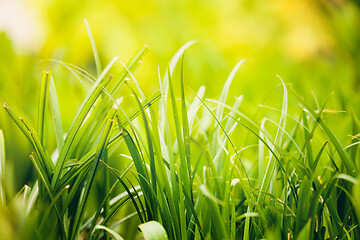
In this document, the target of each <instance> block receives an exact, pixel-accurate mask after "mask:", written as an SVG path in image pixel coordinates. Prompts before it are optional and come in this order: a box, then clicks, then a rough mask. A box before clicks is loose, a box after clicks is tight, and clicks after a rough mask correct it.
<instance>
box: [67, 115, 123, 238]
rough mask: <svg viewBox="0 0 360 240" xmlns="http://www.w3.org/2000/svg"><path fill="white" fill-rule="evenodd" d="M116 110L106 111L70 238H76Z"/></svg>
mask: <svg viewBox="0 0 360 240" xmlns="http://www.w3.org/2000/svg"><path fill="white" fill-rule="evenodd" d="M116 111H117V109H112V111H111V112H109V113H108V116H109V119H108V120H107V121H106V125H105V126H104V129H103V131H102V135H101V138H100V141H99V144H98V146H97V152H96V155H95V158H94V161H93V162H92V163H91V169H90V170H89V172H88V173H87V180H86V183H85V185H84V190H83V191H82V193H81V195H80V200H79V206H78V209H77V210H76V215H75V217H74V219H73V224H74V226H73V227H72V229H71V230H72V231H71V235H70V240H75V239H76V238H77V235H78V232H79V229H80V226H81V223H82V219H83V216H84V212H85V208H86V205H87V204H88V198H89V195H90V190H91V187H92V184H93V182H94V179H95V173H96V170H97V167H98V164H99V160H100V158H101V157H102V154H103V152H104V150H105V149H106V145H107V143H108V141H109V138H110V133H111V130H112V127H113V122H114V120H112V119H111V118H113V117H114V116H115V114H116Z"/></svg>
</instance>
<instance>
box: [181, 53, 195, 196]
mask: <svg viewBox="0 0 360 240" xmlns="http://www.w3.org/2000/svg"><path fill="white" fill-rule="evenodd" d="M184 58H185V52H184V55H183V57H182V59H181V76H180V89H181V113H182V124H183V125H182V132H183V142H184V150H185V159H186V163H187V168H188V170H187V171H188V172H187V174H189V181H190V183H189V186H190V189H188V190H190V192H188V193H189V194H190V196H191V200H192V198H193V197H192V195H193V191H192V185H191V182H192V181H191V175H190V173H191V155H190V130H189V118H188V115H187V110H186V103H185V90H184V88H185V87H184Z"/></svg>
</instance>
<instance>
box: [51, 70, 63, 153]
mask: <svg viewBox="0 0 360 240" xmlns="http://www.w3.org/2000/svg"><path fill="white" fill-rule="evenodd" d="M49 90H50V106H51V112H52V117H53V121H54V127H55V135H56V143H57V149H58V151H59V152H61V149H62V147H63V146H64V132H63V128H62V123H61V116H60V106H59V100H58V97H57V93H56V87H55V82H54V79H53V78H52V77H51V78H50V88H49Z"/></svg>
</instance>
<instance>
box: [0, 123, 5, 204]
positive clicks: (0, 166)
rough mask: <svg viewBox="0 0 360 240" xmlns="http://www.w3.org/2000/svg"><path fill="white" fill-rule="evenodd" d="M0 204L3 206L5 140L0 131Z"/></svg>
mask: <svg viewBox="0 0 360 240" xmlns="http://www.w3.org/2000/svg"><path fill="white" fill-rule="evenodd" d="M0 202H1V203H2V205H3V206H5V140H4V133H3V131H2V130H1V129H0Z"/></svg>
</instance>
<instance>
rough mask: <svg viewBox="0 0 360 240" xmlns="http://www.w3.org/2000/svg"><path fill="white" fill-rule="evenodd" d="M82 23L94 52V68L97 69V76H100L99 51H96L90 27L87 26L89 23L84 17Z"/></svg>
mask: <svg viewBox="0 0 360 240" xmlns="http://www.w3.org/2000/svg"><path fill="white" fill-rule="evenodd" d="M84 23H85V25H86V30H87V32H88V35H89V39H90V42H91V47H92V49H93V53H94V59H95V65H96V70H97V76H100V73H101V72H102V68H101V62H100V57H99V53H98V51H97V48H96V44H95V40H94V36H93V35H92V33H91V29H90V26H89V23H88V21H87V20H86V19H84Z"/></svg>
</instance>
